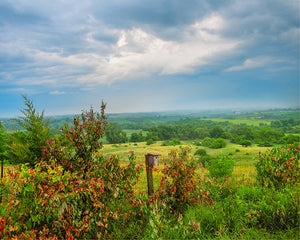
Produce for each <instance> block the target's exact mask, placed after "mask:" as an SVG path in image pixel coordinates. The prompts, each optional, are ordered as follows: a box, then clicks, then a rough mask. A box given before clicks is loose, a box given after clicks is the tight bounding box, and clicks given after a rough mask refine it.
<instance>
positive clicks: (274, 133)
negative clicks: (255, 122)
mask: <svg viewBox="0 0 300 240" xmlns="http://www.w3.org/2000/svg"><path fill="white" fill-rule="evenodd" d="M282 137H284V133H283V132H282V131H280V130H277V129H271V128H262V129H260V130H259V131H258V132H257V137H256V143H257V144H258V146H263V147H272V146H273V145H274V144H276V143H280V139H281V138H282Z"/></svg>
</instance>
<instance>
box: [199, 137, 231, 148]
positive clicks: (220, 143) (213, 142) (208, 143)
mask: <svg viewBox="0 0 300 240" xmlns="http://www.w3.org/2000/svg"><path fill="white" fill-rule="evenodd" d="M226 145H227V142H226V141H225V139H223V138H217V139H214V138H209V137H206V138H204V140H203V142H202V146H205V147H209V148H223V147H226Z"/></svg>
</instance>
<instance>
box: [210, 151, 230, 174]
mask: <svg viewBox="0 0 300 240" xmlns="http://www.w3.org/2000/svg"><path fill="white" fill-rule="evenodd" d="M233 167H234V161H233V160H232V159H231V158H230V157H228V156H224V155H222V154H221V155H220V156H219V157H218V158H216V159H213V160H211V162H210V164H209V165H208V166H207V168H208V170H209V175H210V177H215V178H222V177H228V176H230V175H231V174H232V172H233Z"/></svg>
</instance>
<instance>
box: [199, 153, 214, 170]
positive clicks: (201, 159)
mask: <svg viewBox="0 0 300 240" xmlns="http://www.w3.org/2000/svg"><path fill="white" fill-rule="evenodd" d="M211 160H212V157H211V156H210V155H205V156H199V158H198V163H201V165H202V167H204V168H206V167H207V166H208V165H209V164H210V163H211Z"/></svg>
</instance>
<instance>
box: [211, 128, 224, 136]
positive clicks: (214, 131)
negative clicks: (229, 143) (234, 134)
mask: <svg viewBox="0 0 300 240" xmlns="http://www.w3.org/2000/svg"><path fill="white" fill-rule="evenodd" d="M209 134H210V136H211V137H212V138H220V137H224V130H223V128H222V127H220V126H214V127H213V128H212V129H211V130H210V131H209Z"/></svg>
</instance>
